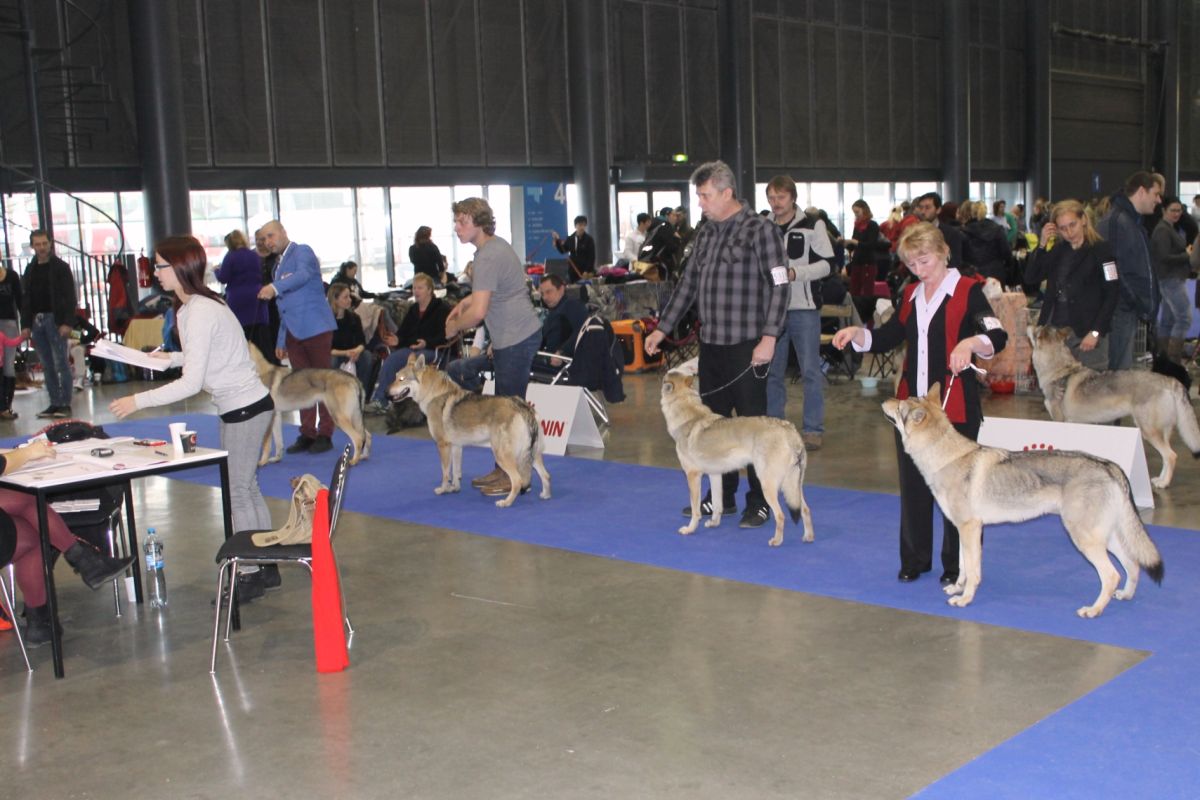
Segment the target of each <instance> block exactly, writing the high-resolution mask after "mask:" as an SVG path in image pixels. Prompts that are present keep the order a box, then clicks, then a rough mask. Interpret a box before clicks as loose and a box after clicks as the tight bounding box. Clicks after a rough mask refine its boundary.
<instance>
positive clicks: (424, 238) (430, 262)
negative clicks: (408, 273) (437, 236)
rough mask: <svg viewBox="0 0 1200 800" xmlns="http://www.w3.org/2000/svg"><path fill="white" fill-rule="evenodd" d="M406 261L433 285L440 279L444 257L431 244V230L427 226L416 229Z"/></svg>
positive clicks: (443, 267)
mask: <svg viewBox="0 0 1200 800" xmlns="http://www.w3.org/2000/svg"><path fill="white" fill-rule="evenodd" d="M408 260H409V261H411V262H412V265H413V270H414V271H415V272H416V273H417V274H418V275H428V276H429V277H431V278H433V280H434V283H436V282H437V280H438V279H439V278H440V277H441V275H442V270H444V269H445V268H446V257H445V256H443V255H442V251H441V250H439V249H438V246H437V245H436V244H434V243H433V229H432V228H430V227H429V226H428V225H422V226H421V227H419V228H417V233H416V235H415V236H413V243H412V246H411V247H409V248H408Z"/></svg>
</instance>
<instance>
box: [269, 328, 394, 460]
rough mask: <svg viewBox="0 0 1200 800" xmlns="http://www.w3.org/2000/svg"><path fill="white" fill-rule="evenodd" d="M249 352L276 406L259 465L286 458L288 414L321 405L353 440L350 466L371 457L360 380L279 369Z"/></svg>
mask: <svg viewBox="0 0 1200 800" xmlns="http://www.w3.org/2000/svg"><path fill="white" fill-rule="evenodd" d="M247 346H248V347H249V348H250V359H251V360H252V361H253V362H254V368H255V369H256V370H258V378H259V380H261V381H262V382H263V384H265V385H266V387H267V388H268V389H270V390H271V400H273V401H274V402H275V419H274V420H273V421H272V423H271V432H270V434H269V435H268V436H267V438H266V439H264V440H263V449H262V456H261V457H260V458H259V460H258V465H259V466H262V465H263V464H266V463H267V462H268V461H278V460H279V459H281V458H283V420H282V417H281V415H282V414H283V413H284V412H285V411H298V410H300V409H302V408H309V407H311V406H314V405H316V404H317V403H318V402H320V403H324V404H325V408H327V409H329V413H330V415H331V416H332V417H333V422H334V424H335V425H337V426H338V427H339V428H341V429H342V430H343V431H344V432H345V434H346V435H347V436H349V437H350V444H351V445H353V446H354V454H353V457H352V458H351V459H350V463H351V464H357V463H358V461H359V459H361V458H367V457H368V456H370V455H371V434H370V432H369V431H367V429H366V428H365V427H364V426H363V417H362V407H363V387H362V384H361V383H359V380H358V378H356V377H354V376H353V375H350V374H349V373H346V372H343V371H342V370H340V369H319V368H310V369H299V370H293V369H292V368H291V367H280V366H276V365H275V364H272V363H271V362H270V361H267V359H266V358H264V357H263V354H262V353H261V352H260V351H259V349H258V348H257V347H256V346H255V345H253V344H248V345H247ZM272 443H274V445H275V456H274V457H272V456H271V444H272Z"/></svg>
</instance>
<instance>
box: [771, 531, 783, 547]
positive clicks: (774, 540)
mask: <svg viewBox="0 0 1200 800" xmlns="http://www.w3.org/2000/svg"><path fill="white" fill-rule="evenodd" d="M767 544H769V545H770V546H771V547H779V545H781V544H783V534H782V533H777V534H775V535H774V536H772V537H771V539H770V541H768V542H767Z"/></svg>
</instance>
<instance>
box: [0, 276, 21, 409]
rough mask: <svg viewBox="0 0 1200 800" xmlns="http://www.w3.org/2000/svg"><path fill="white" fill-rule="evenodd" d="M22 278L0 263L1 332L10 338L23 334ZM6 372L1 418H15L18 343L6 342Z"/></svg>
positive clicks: (0, 386) (0, 384)
mask: <svg viewBox="0 0 1200 800" xmlns="http://www.w3.org/2000/svg"><path fill="white" fill-rule="evenodd" d="M20 313H21V278H20V276H19V275H17V273H16V270H11V269H7V268H6V267H4V266H3V265H0V333H2V334H4V336H6V337H7V338H8V339H9V340H12V339H19V338H20V336H21V322H20ZM3 347H4V374H3V375H0V420H14V419H16V418H17V412H16V411H13V407H12V401H13V396H14V395H15V394H16V393H17V372H16V361H17V345H9V344H8V343H5V344H4V345H3Z"/></svg>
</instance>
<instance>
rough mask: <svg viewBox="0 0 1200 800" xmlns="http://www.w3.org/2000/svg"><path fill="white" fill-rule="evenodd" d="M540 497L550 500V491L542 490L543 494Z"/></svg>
mask: <svg viewBox="0 0 1200 800" xmlns="http://www.w3.org/2000/svg"><path fill="white" fill-rule="evenodd" d="M538 497H540V498H542V499H543V500H549V499H550V490H549V489H542V493H541V494H539V495H538Z"/></svg>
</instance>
